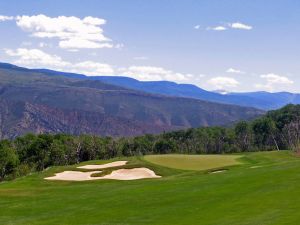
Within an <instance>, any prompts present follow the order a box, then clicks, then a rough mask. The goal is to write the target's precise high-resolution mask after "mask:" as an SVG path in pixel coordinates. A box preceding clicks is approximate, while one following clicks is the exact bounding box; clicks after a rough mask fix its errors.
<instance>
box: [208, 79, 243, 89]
mask: <svg viewBox="0 0 300 225" xmlns="http://www.w3.org/2000/svg"><path fill="white" fill-rule="evenodd" d="M207 83H208V84H210V85H212V86H213V88H215V89H226V88H234V87H237V86H238V85H239V82H238V81H237V80H236V79H234V78H231V77H214V78H212V79H210V80H208V82H207Z"/></svg>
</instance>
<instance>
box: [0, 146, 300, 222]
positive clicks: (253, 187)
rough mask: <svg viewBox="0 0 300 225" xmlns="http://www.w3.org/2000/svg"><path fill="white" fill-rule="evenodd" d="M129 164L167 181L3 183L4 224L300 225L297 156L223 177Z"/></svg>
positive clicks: (269, 157) (264, 159)
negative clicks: (154, 173)
mask: <svg viewBox="0 0 300 225" xmlns="http://www.w3.org/2000/svg"><path fill="white" fill-rule="evenodd" d="M128 160H130V164H131V166H134V165H142V166H146V167H149V168H151V169H153V170H155V172H156V173H158V174H160V175H162V176H163V178H161V179H153V180H150V179H148V180H137V181H112V180H108V181H106V180H98V181H88V182H59V181H46V180H43V177H45V176H50V175H52V174H53V173H54V172H57V171H63V170H66V169H72V168H75V166H73V167H67V168H66V167H54V168H50V169H49V170H47V171H44V172H42V173H36V174H32V175H30V176H27V177H24V178H19V179H17V180H15V181H10V182H3V183H0V224H3V225H6V224H30V225H43V224H60V225H61V224H72V225H76V224H100V225H121V224H122V225H123V224H125V225H131V224H132V225H135V224H136V225H141V224H143V225H144V224H146V225H147V224H148V225H150V224H151V225H158V224H162V225H167V224H172V225H179V224H180V225H181V224H200V225H213V224H214V225H220V224H222V225H258V224H263V225H279V224H290V225H295V224H298V223H299V220H300V214H299V211H300V158H297V157H294V156H293V154H292V153H291V152H288V151H281V152H260V153H248V154H245V156H244V157H243V162H244V163H243V164H240V165H237V166H234V167H229V170H228V171H226V172H224V173H218V174H209V173H206V172H205V171H185V170H175V169H170V168H166V167H162V166H159V165H155V164H152V163H148V162H147V161H145V160H144V159H143V158H141V159H139V158H130V159H128ZM105 163H106V162H105ZM254 166H255V168H252V167H254ZM257 166H259V167H257Z"/></svg>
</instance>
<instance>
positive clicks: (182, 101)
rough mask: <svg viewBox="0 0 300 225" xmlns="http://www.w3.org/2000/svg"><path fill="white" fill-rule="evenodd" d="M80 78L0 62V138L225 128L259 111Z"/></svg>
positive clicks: (131, 134) (135, 133) (253, 116)
mask: <svg viewBox="0 0 300 225" xmlns="http://www.w3.org/2000/svg"><path fill="white" fill-rule="evenodd" d="M62 75H63V76H62ZM80 76H82V75H76V74H67V73H60V72H55V71H50V70H30V69H26V68H22V67H16V66H13V65H10V64H0V104H1V108H0V139H3V138H14V137H17V136H20V135H23V134H25V133H28V132H32V133H49V132H50V133H68V134H75V135H79V134H95V135H107V136H135V135H141V134H146V133H160V132H163V131H169V130H177V129H185V128H189V127H201V126H216V125H219V126H225V125H228V124H232V123H234V122H236V121H239V120H249V119H252V118H255V117H257V116H260V115H262V114H263V113H264V111H262V110H258V109H255V108H250V107H240V106H234V105H226V104H219V103H212V102H207V101H203V100H198V99H192V98H182V97H175V96H166V95H158V94H151V93H146V92H142V91H139V90H133V89H128V88H126V87H121V86H116V85H113V84H108V83H105V82H103V81H100V80H93V79H86V78H84V79H82V78H81V77H80Z"/></svg>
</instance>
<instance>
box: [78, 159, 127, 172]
mask: <svg viewBox="0 0 300 225" xmlns="http://www.w3.org/2000/svg"><path fill="white" fill-rule="evenodd" d="M126 163H127V161H116V162H111V163H107V164H102V165H85V166H79V167H77V168H79V169H88V170H98V169H105V168H110V167H117V166H124V165H125V164H126Z"/></svg>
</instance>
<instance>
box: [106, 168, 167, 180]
mask: <svg viewBox="0 0 300 225" xmlns="http://www.w3.org/2000/svg"><path fill="white" fill-rule="evenodd" d="M160 177H161V176H157V175H156V174H155V173H154V171H152V170H150V169H148V168H134V169H120V170H115V171H113V172H112V173H111V174H109V175H106V176H104V177H102V178H103V179H113V180H138V179H144V178H160Z"/></svg>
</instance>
